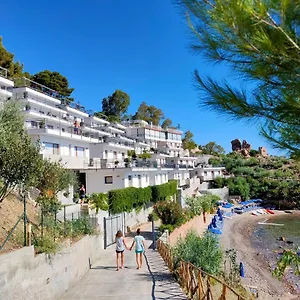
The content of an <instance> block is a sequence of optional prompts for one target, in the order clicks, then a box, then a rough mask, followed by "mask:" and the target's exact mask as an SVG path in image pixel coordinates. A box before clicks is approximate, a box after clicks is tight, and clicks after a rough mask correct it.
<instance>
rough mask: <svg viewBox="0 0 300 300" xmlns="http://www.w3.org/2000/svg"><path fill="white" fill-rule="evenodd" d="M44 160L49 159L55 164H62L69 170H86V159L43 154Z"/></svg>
mask: <svg viewBox="0 0 300 300" xmlns="http://www.w3.org/2000/svg"><path fill="white" fill-rule="evenodd" d="M43 158H44V159H49V160H50V161H53V162H60V163H61V164H62V165H63V166H64V167H65V168H67V169H84V168H85V160H86V158H85V157H77V156H69V155H59V154H48V153H45V154H43Z"/></svg>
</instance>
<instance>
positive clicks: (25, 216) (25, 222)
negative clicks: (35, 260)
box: [23, 191, 27, 247]
mask: <svg viewBox="0 0 300 300" xmlns="http://www.w3.org/2000/svg"><path fill="white" fill-rule="evenodd" d="M23 193H24V195H23V201H24V216H23V217H24V247H26V246H27V230H26V229H27V215H26V195H25V191H23Z"/></svg>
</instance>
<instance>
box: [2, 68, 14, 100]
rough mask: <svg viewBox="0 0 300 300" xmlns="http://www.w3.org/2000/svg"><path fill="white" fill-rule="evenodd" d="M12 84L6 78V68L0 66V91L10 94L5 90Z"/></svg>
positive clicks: (12, 83)
mask: <svg viewBox="0 0 300 300" xmlns="http://www.w3.org/2000/svg"><path fill="white" fill-rule="evenodd" d="M13 86H14V82H13V81H11V80H9V79H8V70H7V69H5V68H2V67H0V88H1V90H0V93H1V94H5V95H8V96H11V91H9V90H7V88H8V87H13Z"/></svg>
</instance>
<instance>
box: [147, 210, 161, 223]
mask: <svg viewBox="0 0 300 300" xmlns="http://www.w3.org/2000/svg"><path fill="white" fill-rule="evenodd" d="M152 219H153V221H158V220H159V216H158V215H157V213H156V212H155V211H153V212H152V213H151V214H149V215H148V222H151V221H152Z"/></svg>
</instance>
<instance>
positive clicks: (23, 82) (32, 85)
mask: <svg viewBox="0 0 300 300" xmlns="http://www.w3.org/2000/svg"><path fill="white" fill-rule="evenodd" d="M15 87H16V88H29V89H31V90H34V91H36V92H38V93H40V94H43V95H45V96H47V97H49V98H54V99H56V100H59V103H60V101H61V100H63V99H65V97H64V96H62V95H61V94H59V93H58V92H57V91H55V90H52V89H50V88H48V87H46V86H44V85H42V84H39V83H37V82H35V81H32V80H30V79H28V78H25V77H22V78H17V79H15ZM26 91H27V89H26ZM56 102H57V101H56Z"/></svg>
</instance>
